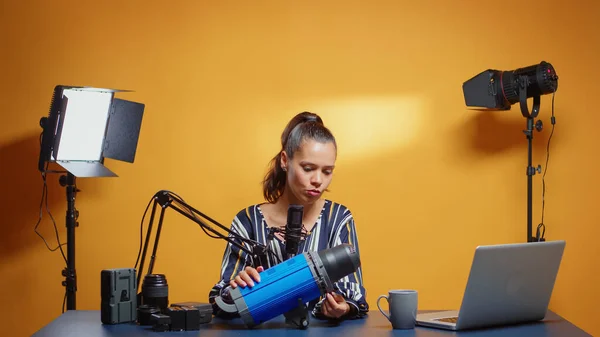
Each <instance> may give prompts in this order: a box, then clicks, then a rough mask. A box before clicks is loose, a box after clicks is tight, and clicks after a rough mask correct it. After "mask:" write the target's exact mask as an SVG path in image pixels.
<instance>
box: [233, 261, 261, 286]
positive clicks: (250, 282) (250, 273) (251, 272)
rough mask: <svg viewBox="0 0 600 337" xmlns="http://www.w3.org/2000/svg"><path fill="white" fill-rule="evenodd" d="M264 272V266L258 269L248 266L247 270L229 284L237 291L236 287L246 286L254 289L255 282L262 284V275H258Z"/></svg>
mask: <svg viewBox="0 0 600 337" xmlns="http://www.w3.org/2000/svg"><path fill="white" fill-rule="evenodd" d="M262 271H264V268H263V267H262V266H258V268H256V269H254V268H252V267H250V266H248V267H246V269H244V270H242V271H241V272H239V273H238V274H237V275H236V276H235V278H234V279H233V280H231V281H229V284H230V285H231V288H233V289H235V287H237V286H238V285H239V286H241V287H242V288H243V287H245V286H249V287H250V288H252V287H254V281H256V282H260V275H259V274H258V273H260V272H262Z"/></svg>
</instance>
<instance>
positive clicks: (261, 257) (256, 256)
mask: <svg viewBox="0 0 600 337" xmlns="http://www.w3.org/2000/svg"><path fill="white" fill-rule="evenodd" d="M158 206H160V207H161V211H160V218H159V220H158V227H157V229H156V237H155V238H154V247H153V249H152V255H151V257H150V263H149V266H148V274H152V271H153V270H154V262H155V259H156V251H157V249H158V241H159V239H160V232H161V229H162V224H163V220H164V215H165V211H166V209H167V208H171V209H174V210H175V211H177V212H178V213H179V214H181V215H183V216H185V217H186V218H188V219H190V220H192V221H194V222H195V223H197V224H198V225H199V226H200V228H202V230H203V231H204V233H206V235H208V236H209V237H211V238H217V239H223V240H225V241H227V242H229V243H230V244H232V245H234V246H235V247H237V248H239V249H241V250H242V251H244V252H246V253H247V254H249V255H250V256H251V257H252V261H253V263H254V264H255V266H256V262H257V261H260V264H263V265H266V264H265V263H266V260H267V255H266V254H267V253H268V252H269V251H268V248H267V246H266V245H263V244H261V243H259V242H257V241H254V240H251V239H248V238H244V237H242V236H241V235H240V234H238V233H236V232H234V231H232V230H230V229H229V228H227V227H225V226H223V225H222V224H220V223H218V222H217V221H215V220H213V219H212V218H210V217H209V216H207V215H205V214H203V213H202V212H200V211H199V210H197V209H195V208H194V207H192V206H190V205H189V204H187V203H186V202H185V201H184V200H183V199H182V198H181V197H179V196H177V195H176V194H174V193H172V192H170V191H165V190H161V191H158V192H157V193H156V194H155V195H154V197H153V205H152V213H151V215H150V223H149V224H148V230H147V232H146V240H145V242H144V247H143V251H142V259H141V261H140V268H139V271H138V275H137V280H136V282H137V284H136V291H139V286H140V281H141V278H142V274H143V271H144V261H145V258H146V253H147V250H148V244H149V242H150V235H151V233H152V225H153V223H154V217H155V215H156V209H157V207H158ZM200 217H202V218H203V219H205V220H207V221H208V222H210V223H212V224H214V225H215V226H217V227H218V228H219V229H221V230H222V231H224V232H226V233H227V234H223V233H221V232H219V231H218V230H215V229H214V228H213V227H211V226H210V225H209V224H207V223H206V222H205V221H203V220H202V219H200ZM207 231H208V232H211V233H212V234H213V235H211V234H209V233H208V232H207ZM238 241H239V242H238ZM240 242H241V243H240ZM248 246H249V247H250V248H249V247H248Z"/></svg>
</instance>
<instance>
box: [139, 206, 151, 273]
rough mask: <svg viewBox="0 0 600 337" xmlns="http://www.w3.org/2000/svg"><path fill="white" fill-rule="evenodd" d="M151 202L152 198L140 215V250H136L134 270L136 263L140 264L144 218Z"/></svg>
mask: <svg viewBox="0 0 600 337" xmlns="http://www.w3.org/2000/svg"><path fill="white" fill-rule="evenodd" d="M152 200H154V196H152V198H150V201H148V205H147V206H146V210H145V211H144V215H142V221H141V222H140V249H139V250H138V256H137V259H136V260H135V267H134V269H137V267H138V263H140V256H141V255H142V241H143V236H144V218H145V217H146V213H147V212H148V208H150V204H151V203H152Z"/></svg>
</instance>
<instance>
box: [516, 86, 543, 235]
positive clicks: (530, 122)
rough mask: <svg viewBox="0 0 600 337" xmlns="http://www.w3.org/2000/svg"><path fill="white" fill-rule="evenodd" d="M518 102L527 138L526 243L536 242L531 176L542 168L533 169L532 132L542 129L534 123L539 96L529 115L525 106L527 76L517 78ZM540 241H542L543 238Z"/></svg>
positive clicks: (537, 111) (538, 107)
mask: <svg viewBox="0 0 600 337" xmlns="http://www.w3.org/2000/svg"><path fill="white" fill-rule="evenodd" d="M518 82H519V102H520V106H521V114H522V115H523V117H525V118H526V119H527V129H525V130H523V132H524V133H525V135H526V137H527V143H528V144H527V171H526V174H527V242H534V241H537V240H538V238H535V237H534V236H533V235H532V228H533V176H534V175H535V173H536V172H537V173H541V172H542V166H541V165H538V166H537V167H533V165H532V161H533V158H532V157H533V130H534V126H535V130H536V131H538V132H540V131H542V128H543V123H542V121H541V120H537V121H535V118H536V117H537V115H538V113H539V112H540V96H539V95H535V96H533V106H532V109H531V113H530V112H529V108H528V106H527V87H528V86H529V84H530V83H529V78H528V77H527V76H519V79H518ZM534 121H535V122H534ZM541 240H544V239H543V238H542V239H541Z"/></svg>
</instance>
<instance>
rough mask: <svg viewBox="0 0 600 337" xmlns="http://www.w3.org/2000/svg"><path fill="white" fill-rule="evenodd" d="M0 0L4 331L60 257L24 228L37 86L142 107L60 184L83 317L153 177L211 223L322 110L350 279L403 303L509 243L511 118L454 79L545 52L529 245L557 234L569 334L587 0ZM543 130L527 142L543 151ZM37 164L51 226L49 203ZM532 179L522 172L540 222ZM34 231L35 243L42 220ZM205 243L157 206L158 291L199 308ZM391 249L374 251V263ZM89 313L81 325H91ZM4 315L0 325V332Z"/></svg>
mask: <svg viewBox="0 0 600 337" xmlns="http://www.w3.org/2000/svg"><path fill="white" fill-rule="evenodd" d="M213 3H214V4H208V2H206V1H204V2H200V1H178V2H169V4H166V3H165V2H164V1H160V2H159V1H103V2H81V1H58V2H53V3H52V4H51V3H50V2H47V1H36V2H33V1H27V2H21V1H12V2H10V3H7V2H4V3H3V4H2V10H1V11H0V25H1V28H2V29H1V32H2V33H1V34H2V39H1V40H0V41H1V42H0V43H1V44H2V53H1V55H2V56H1V57H2V59H1V61H0V64H1V66H2V79H3V80H2V81H1V82H0V95H1V98H2V100H1V101H2V110H3V111H2V115H3V122H2V123H0V163H1V165H0V170H1V171H0V173H1V174H0V177H1V178H0V186H1V187H2V191H3V193H1V194H0V195H1V196H0V198H1V199H0V201H1V202H0V205H1V206H0V214H2V218H0V219H1V220H0V225H1V227H0V228H1V229H2V232H1V233H2V235H0V253H1V254H2V259H1V264H0V273H1V277H0V289H2V294H3V296H2V297H3V303H4V305H2V306H0V310H2V313H3V316H2V317H3V318H4V321H5V322H8V323H9V326H8V333H7V335H10V336H17V335H30V334H31V333H33V332H34V331H36V330H38V329H39V328H41V327H42V326H44V325H45V324H47V323H49V322H50V321H51V320H53V319H54V318H56V317H57V316H59V315H60V312H61V311H60V307H61V304H62V300H63V295H64V288H63V287H62V286H61V281H62V276H61V275H60V271H61V269H62V268H63V266H64V263H63V260H62V257H61V256H60V253H58V252H54V253H51V252H49V251H48V250H47V249H46V248H45V246H44V244H43V242H42V240H41V239H40V238H39V237H38V236H37V235H36V234H35V233H34V231H33V228H34V225H35V223H36V221H37V218H38V209H39V198H40V195H41V192H40V190H41V188H42V180H41V178H40V175H39V172H37V171H36V167H37V166H36V165H37V156H38V151H39V145H38V143H37V142H38V138H37V137H38V136H39V133H40V131H41V129H40V127H39V126H38V121H39V118H40V117H42V116H44V115H45V114H47V112H48V107H49V102H50V95H51V91H52V88H53V87H54V85H56V84H67V85H86V86H98V87H111V88H119V89H132V90H135V92H134V93H128V94H122V95H120V96H119V97H121V98H124V99H129V100H134V101H139V102H143V103H145V104H146V110H145V116H144V122H143V127H142V133H141V137H140V142H139V146H138V152H137V157H136V161H135V163H134V164H126V163H121V162H115V161H110V160H108V161H107V165H108V166H109V167H110V168H111V169H112V170H114V171H115V172H117V173H118V174H119V177H118V178H110V179H108V178H107V179H79V180H78V186H79V188H80V189H81V192H80V194H79V195H78V198H77V208H78V209H79V211H80V218H79V222H80V226H79V227H78V228H77V231H76V232H77V273H78V280H79V284H78V285H79V289H78V292H77V296H78V301H77V305H78V309H92V310H98V309H99V305H100V289H99V286H100V271H101V270H102V269H108V268H122V267H130V266H133V264H134V262H135V259H136V256H137V250H138V240H139V239H138V235H139V224H140V220H141V217H142V213H143V211H144V208H145V206H146V203H147V202H148V200H149V199H150V197H151V196H152V195H153V194H154V193H155V192H157V191H158V190H160V189H170V190H172V191H175V192H176V193H178V194H180V195H181V196H183V197H184V198H185V199H186V200H187V201H188V202H189V203H190V204H192V205H193V206H195V207H197V208H199V209H200V210H201V211H203V212H205V213H208V214H209V215H210V216H211V217H213V218H215V219H216V220H218V221H219V222H221V223H223V224H226V225H228V224H229V223H230V221H231V219H232V217H233V216H234V215H235V213H236V212H237V211H238V210H239V209H241V208H243V207H245V206H247V205H249V204H251V203H255V202H260V201H261V200H262V199H261V192H260V179H261V177H262V174H263V172H264V169H265V166H266V164H267V162H268V160H269V159H270V158H271V157H272V156H273V155H274V154H275V152H276V151H277V150H278V144H277V142H278V137H279V134H280V132H281V130H282V128H283V126H284V125H285V123H286V122H287V121H288V120H289V119H290V118H291V116H293V115H294V114H295V113H297V112H300V111H303V110H311V111H315V112H317V113H319V114H321V115H322V117H323V118H324V120H325V122H326V123H327V125H329V126H330V127H331V128H332V129H333V131H334V132H335V134H336V135H337V137H338V142H339V161H338V169H337V172H336V175H335V179H334V183H333V186H332V187H331V190H332V192H331V193H330V194H329V195H327V197H330V198H333V199H335V200H337V201H339V202H342V203H344V204H346V205H348V206H349V207H350V209H351V210H352V211H353V212H354V214H355V216H356V220H357V226H358V230H359V235H360V244H361V249H362V252H363V256H362V262H363V267H364V275H365V283H366V287H367V289H368V300H369V303H370V304H371V306H372V310H373V311H372V312H373V314H374V315H379V313H377V312H376V311H377V309H376V306H375V300H376V298H377V295H379V294H383V293H385V292H386V291H387V290H388V289H392V288H414V289H417V290H418V291H419V292H420V297H419V307H420V309H434V308H452V307H457V306H458V305H459V304H460V299H461V295H462V291H463V290H464V285H465V281H466V277H467V273H468V270H469V267H470V262H471V257H472V254H473V250H474V248H475V246H477V245H481V244H494V243H507V242H523V241H524V240H525V237H526V236H525V230H526V227H525V224H526V222H525V221H526V216H525V215H526V213H525V212H526V209H525V205H526V204H525V200H526V199H525V197H526V176H525V166H526V158H527V157H526V154H527V153H526V150H527V149H526V145H527V143H526V139H525V137H524V135H523V134H522V129H523V128H524V127H525V119H524V118H523V117H521V115H520V112H519V109H518V107H517V106H515V107H514V108H513V109H512V110H511V111H505V112H497V113H490V112H477V111H471V110H468V109H466V108H465V106H464V101H463V96H462V89H461V85H462V82H463V81H464V80H466V79H468V78H470V77H471V76H473V75H475V74H476V73H479V72H480V71H482V70H484V69H487V68H496V69H504V70H510V69H514V68H517V67H522V66H527V65H531V64H535V63H538V62H540V61H542V60H546V61H549V62H551V63H552V64H553V65H554V66H555V67H556V69H557V72H558V74H559V76H560V84H559V90H558V93H557V95H556V100H555V104H556V107H555V109H556V116H557V121H558V123H557V125H556V130H555V133H554V136H553V138H552V143H551V149H550V150H551V157H550V163H549V169H548V173H547V175H546V183H547V194H546V213H545V222H546V224H547V231H546V238H547V239H549V240H554V239H565V240H567V248H566V252H565V256H564V260H563V264H562V266H561V270H560V274H559V276H558V280H557V283H556V288H555V292H554V294H553V297H552V300H551V304H550V305H551V309H552V310H555V311H556V312H557V313H558V314H560V315H562V316H563V317H565V318H567V319H568V320H570V321H572V322H573V323H574V324H576V325H578V326H579V327H581V328H582V329H584V330H586V331H587V332H589V333H591V334H600V329H599V328H598V326H597V325H594V323H593V322H595V318H596V316H597V315H598V314H600V312H598V304H597V303H598V300H599V298H598V295H597V294H598V292H597V289H596V287H597V285H598V284H600V276H599V272H598V253H599V252H598V248H597V247H598V246H597V245H596V241H597V238H598V237H599V236H600V230H599V229H598V228H599V226H598V223H599V220H600V219H599V216H598V213H597V212H596V210H597V198H596V191H597V189H598V188H599V187H600V182H599V180H598V175H597V171H598V169H599V166H600V160H599V159H598V156H597V151H598V150H597V149H598V142H599V140H600V138H599V136H598V132H597V131H596V130H595V129H594V127H595V126H596V125H597V124H598V122H600V117H598V116H599V114H598V111H597V104H596V98H597V96H598V93H597V89H598V85H597V79H598V78H599V77H600V71H598V67H597V66H596V63H597V60H598V59H599V58H600V47H599V46H600V39H599V37H598V36H600V35H599V34H598V32H599V29H600V24H599V23H598V21H597V18H596V17H597V14H598V13H599V12H600V5H599V4H598V2H597V1H591V0H590V1H587V4H586V3H584V2H580V3H579V4H578V6H574V5H573V6H571V5H568V4H567V3H566V2H562V1H528V2H523V1H503V2H501V3H499V4H496V3H492V2H481V1H460V2H455V3H454V4H452V5H451V4H450V3H449V2H447V1H420V2H414V1H411V2H409V1H380V2H377V4H375V3H370V4H366V3H365V2H363V1H337V2H328V4H322V3H320V2H317V1H315V2H308V3H307V2H302V3H300V2H281V1H271V2H267V1H262V2H252V4H250V3H247V2H239V1H214V2H213ZM550 98H551V97H550V96H549V95H546V96H544V97H543V99H542V111H541V113H540V117H541V118H542V120H543V121H544V122H545V123H546V128H545V129H544V131H543V132H541V133H536V135H535V139H534V141H535V146H534V163H536V164H538V163H539V164H544V162H545V146H546V141H547V139H548V136H549V133H550V123H549V116H550V113H551V99H550ZM57 181H58V176H57V175H51V176H50V177H49V205H48V206H49V208H50V210H51V211H52V214H53V215H54V218H55V219H56V220H57V224H58V229H59V234H60V236H61V238H62V240H63V241H64V240H65V228H64V216H65V209H66V202H65V196H64V193H65V192H64V189H62V188H61V187H60V186H59V185H58V183H57ZM541 186H542V185H541V175H537V176H536V177H535V183H534V188H535V190H534V193H535V194H534V199H535V205H534V206H535V208H534V212H535V213H534V214H535V218H534V222H535V223H536V224H537V223H539V221H540V212H541V208H540V206H541ZM39 231H40V232H41V233H42V234H43V235H44V236H45V237H46V238H48V240H49V241H50V244H51V245H52V246H55V245H56V241H55V239H54V236H53V231H52V226H51V222H50V220H49V217H48V216H47V215H44V219H43V222H42V223H41V225H40V227H39ZM223 247H224V243H223V242H222V241H218V240H212V239H210V238H208V237H207V236H206V235H204V233H202V231H201V230H200V229H199V228H197V226H196V225H195V224H193V223H192V222H190V221H188V220H186V219H184V218H182V217H181V216H178V215H177V214H176V213H174V212H170V213H168V214H167V217H166V225H165V228H164V231H163V235H162V238H161V246H160V249H159V258H158V261H157V266H156V269H155V271H156V272H163V273H165V274H166V275H167V278H168V281H169V284H170V300H171V301H184V300H197V301H205V300H206V296H207V292H208V290H209V288H210V287H211V286H212V284H213V283H214V282H216V281H217V278H218V269H219V266H220V262H221V261H220V258H221V256H222V251H223ZM390 262H392V265H390ZM98 319H99V318H98ZM5 329H6V328H5Z"/></svg>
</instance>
